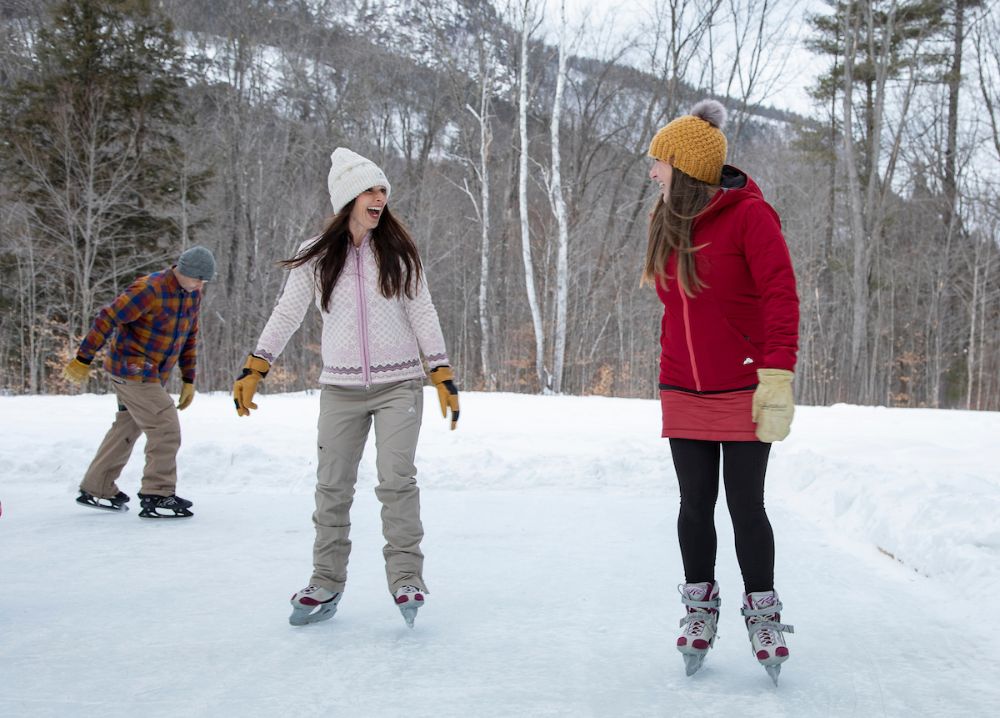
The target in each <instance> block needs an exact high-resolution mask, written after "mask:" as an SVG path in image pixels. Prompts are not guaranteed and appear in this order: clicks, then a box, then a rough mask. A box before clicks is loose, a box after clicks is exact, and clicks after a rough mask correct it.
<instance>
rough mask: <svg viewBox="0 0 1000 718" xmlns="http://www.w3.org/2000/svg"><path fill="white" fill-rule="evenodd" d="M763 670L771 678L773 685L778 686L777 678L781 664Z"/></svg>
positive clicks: (765, 667)
mask: <svg viewBox="0 0 1000 718" xmlns="http://www.w3.org/2000/svg"><path fill="white" fill-rule="evenodd" d="M764 670H765V671H767V675H769V676H771V680H772V681H774V685H778V676H780V675H781V664H780V663H775V664H773V665H770V666H764Z"/></svg>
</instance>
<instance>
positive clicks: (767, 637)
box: [747, 613, 779, 647]
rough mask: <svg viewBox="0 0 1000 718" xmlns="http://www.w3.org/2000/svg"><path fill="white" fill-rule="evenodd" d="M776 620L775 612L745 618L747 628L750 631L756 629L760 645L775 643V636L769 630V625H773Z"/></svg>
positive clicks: (777, 618)
mask: <svg viewBox="0 0 1000 718" xmlns="http://www.w3.org/2000/svg"><path fill="white" fill-rule="evenodd" d="M778 620H779V616H778V614H776V613H772V614H770V615H767V616H753V617H752V618H748V619H747V628H749V629H750V630H751V632H753V631H756V633H757V640H758V641H760V645H762V646H765V647H770V646H773V645H774V644H775V643H777V636H775V634H774V631H773V630H771V626H772V625H775V624H776V623H777V621H778Z"/></svg>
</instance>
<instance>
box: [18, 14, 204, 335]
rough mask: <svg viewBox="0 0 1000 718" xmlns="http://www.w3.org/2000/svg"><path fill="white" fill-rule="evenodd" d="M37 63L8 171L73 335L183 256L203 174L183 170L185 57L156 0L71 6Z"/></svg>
mask: <svg viewBox="0 0 1000 718" xmlns="http://www.w3.org/2000/svg"><path fill="white" fill-rule="evenodd" d="M34 56H35V57H34V60H35V61H36V63H37V73H36V74H35V75H34V76H33V77H31V78H28V79H25V80H21V81H19V82H18V83H16V84H15V85H14V86H13V87H12V88H11V89H10V90H9V91H8V92H7V93H6V97H5V102H4V115H6V116H5V117H3V120H4V122H3V126H4V129H3V130H2V132H3V157H2V161H3V164H4V168H3V169H4V172H5V175H6V178H7V180H8V182H9V183H10V186H11V188H12V191H13V193H14V195H15V197H16V199H17V201H18V203H19V204H20V206H21V207H22V208H24V211H25V217H26V221H25V223H24V224H25V227H27V231H26V234H27V236H25V237H24V238H23V241H25V242H31V243H32V245H33V246H32V251H33V254H34V256H35V257H38V258H39V259H40V261H41V262H42V268H41V271H42V272H43V273H44V276H45V277H46V278H47V279H48V280H50V282H49V287H48V288H49V289H50V290H51V291H52V292H53V293H55V294H61V295H62V297H61V300H62V301H61V302H58V301H57V302H55V303H54V306H55V307H56V309H55V310H54V311H53V312H52V315H53V316H54V317H55V318H56V320H57V321H60V322H65V323H66V325H68V326H66V330H67V331H68V333H69V334H70V335H73V334H79V333H80V332H82V331H83V330H84V329H85V328H86V326H87V325H88V324H89V322H90V320H91V318H92V316H93V313H94V311H95V309H96V306H97V305H99V304H100V303H101V302H103V301H106V300H107V299H108V297H109V296H110V295H111V294H113V293H114V292H115V291H117V290H119V289H120V288H121V285H122V284H123V283H125V282H127V281H129V280H130V279H131V278H132V277H134V276H135V274H136V273H137V272H138V271H140V270H145V269H148V268H150V267H152V266H155V264H156V263H159V262H162V260H163V258H164V256H169V255H174V254H175V253H176V250H177V249H178V244H177V240H178V237H179V227H178V224H177V222H176V221H175V220H174V219H173V216H174V215H175V214H176V208H177V206H178V205H180V204H182V203H183V204H184V205H185V206H187V205H190V204H191V203H192V202H195V201H197V200H198V198H199V193H200V190H201V187H202V185H203V183H204V179H205V178H204V177H203V176H201V177H184V176H182V172H181V170H180V168H181V167H183V166H185V163H184V162H183V161H182V160H183V155H182V149H181V147H180V145H179V143H178V141H177V138H176V136H175V132H176V131H177V129H178V127H179V126H180V125H181V123H182V122H183V120H184V115H183V107H182V100H181V92H182V90H183V88H184V86H185V78H184V72H183V54H182V52H181V48H180V45H179V43H178V41H177V40H176V39H175V38H174V36H173V31H172V26H171V24H170V22H169V20H168V19H167V18H166V17H164V16H163V15H162V14H161V13H160V12H158V10H157V9H156V8H154V7H153V4H152V3H151V2H150V0H64V1H63V2H60V3H58V4H56V5H55V6H54V8H53V10H52V17H51V23H50V24H49V25H48V26H47V27H45V28H43V29H42V30H40V32H39V34H38V36H37V43H36V44H35V47H34ZM60 305H61V306H60Z"/></svg>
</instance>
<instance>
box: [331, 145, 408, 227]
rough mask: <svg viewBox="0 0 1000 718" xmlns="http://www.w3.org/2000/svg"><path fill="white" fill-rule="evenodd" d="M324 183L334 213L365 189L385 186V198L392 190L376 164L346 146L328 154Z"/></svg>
mask: <svg viewBox="0 0 1000 718" xmlns="http://www.w3.org/2000/svg"><path fill="white" fill-rule="evenodd" d="M326 184H327V187H329V189H330V204H332V205H333V213H334V214H337V213H338V212H340V210H342V209H343V208H344V206H345V205H346V204H347V203H348V202H350V201H351V200H352V199H354V198H355V197H357V196H358V195H359V194H361V193H362V192H364V191H365V190H366V189H370V188H372V187H385V195H386V199H388V197H389V193H390V192H391V191H392V188H391V187H390V186H389V180H387V179H386V177H385V173H384V172H383V171H382V170H381V169H379V166H378V165H377V164H375V163H374V162H372V161H371V160H369V159H365V158H364V157H362V156H361V155H359V154H358V153H357V152H352V151H351V150H349V149H347V148H346V147H338V148H337V149H335V150H334V151H333V154H332V155H330V176H329V177H328V178H327V180H326Z"/></svg>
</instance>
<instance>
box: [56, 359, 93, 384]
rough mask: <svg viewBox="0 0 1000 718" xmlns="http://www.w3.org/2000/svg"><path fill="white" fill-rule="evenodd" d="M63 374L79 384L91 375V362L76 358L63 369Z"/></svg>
mask: <svg viewBox="0 0 1000 718" xmlns="http://www.w3.org/2000/svg"><path fill="white" fill-rule="evenodd" d="M62 375H63V378H64V379H69V380H70V381H73V382H76V383H77V384H82V383H83V382H85V381H87V378H88V377H89V376H90V364H86V363H84V362H82V361H80V360H79V358H77V359H74V360H73V361H71V362H70V363H69V364H67V365H66V368H65V369H63V373H62Z"/></svg>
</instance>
